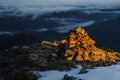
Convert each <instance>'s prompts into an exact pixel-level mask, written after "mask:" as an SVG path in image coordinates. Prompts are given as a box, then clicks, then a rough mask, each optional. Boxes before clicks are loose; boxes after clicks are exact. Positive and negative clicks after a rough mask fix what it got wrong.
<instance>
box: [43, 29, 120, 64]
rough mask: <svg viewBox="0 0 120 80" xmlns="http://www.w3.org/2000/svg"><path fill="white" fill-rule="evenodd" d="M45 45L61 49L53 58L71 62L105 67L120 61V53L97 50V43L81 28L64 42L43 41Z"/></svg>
mask: <svg viewBox="0 0 120 80" xmlns="http://www.w3.org/2000/svg"><path fill="white" fill-rule="evenodd" d="M43 43H45V44H49V45H53V46H56V47H58V48H59V49H58V51H57V52H53V53H52V56H53V57H55V56H59V55H61V56H63V57H65V58H66V59H67V60H69V61H77V62H84V63H85V62H86V63H87V62H93V63H94V64H95V63H96V65H97V64H99V65H100V64H101V65H105V64H107V63H108V64H111V63H115V62H117V61H120V53H118V52H110V51H107V50H103V49H100V48H97V47H96V46H95V41H94V40H93V39H91V38H90V37H89V36H88V34H87V32H86V31H85V30H84V29H83V28H81V27H76V28H75V29H73V30H71V31H70V32H69V33H68V36H67V37H66V38H65V39H63V40H60V41H55V42H53V43H51V42H47V41H43Z"/></svg>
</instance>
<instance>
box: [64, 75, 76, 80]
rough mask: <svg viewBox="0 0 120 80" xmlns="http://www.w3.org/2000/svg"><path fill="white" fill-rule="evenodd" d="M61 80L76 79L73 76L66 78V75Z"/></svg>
mask: <svg viewBox="0 0 120 80" xmlns="http://www.w3.org/2000/svg"><path fill="white" fill-rule="evenodd" d="M63 80H76V78H75V77H74V76H68V75H67V74H65V75H64V77H63Z"/></svg>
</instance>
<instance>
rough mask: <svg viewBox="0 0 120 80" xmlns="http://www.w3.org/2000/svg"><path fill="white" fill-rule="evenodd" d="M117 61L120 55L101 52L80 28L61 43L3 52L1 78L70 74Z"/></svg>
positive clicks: (0, 69) (0, 64) (42, 43)
mask: <svg viewBox="0 0 120 80" xmlns="http://www.w3.org/2000/svg"><path fill="white" fill-rule="evenodd" d="M117 61H120V53H118V52H113V51H106V50H102V49H100V48H97V47H96V46H95V41H94V40H92V39H91V38H90V37H89V36H88V34H87V32H86V31H85V30H84V29H83V28H80V27H76V28H75V29H74V30H71V31H70V32H69V33H68V35H67V36H66V38H65V39H63V40H60V41H54V42H49V41H42V42H41V43H37V44H32V45H30V46H16V47H13V48H11V49H6V50H5V51H4V52H0V77H3V76H5V75H6V74H11V72H14V71H18V70H19V71H31V70H41V71H43V70H53V69H57V70H70V69H71V68H72V67H75V66H76V64H81V65H83V66H85V65H89V67H90V66H108V65H111V64H113V63H116V62H117ZM87 67H88V66H87Z"/></svg>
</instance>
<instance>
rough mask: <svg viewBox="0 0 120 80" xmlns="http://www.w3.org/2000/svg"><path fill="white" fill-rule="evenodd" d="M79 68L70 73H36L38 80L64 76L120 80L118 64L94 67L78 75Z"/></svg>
mask: <svg viewBox="0 0 120 80" xmlns="http://www.w3.org/2000/svg"><path fill="white" fill-rule="evenodd" d="M81 68H82V67H81V66H80V65H79V66H77V68H74V69H72V70H70V71H57V70H51V71H44V72H41V71H38V74H40V75H41V76H42V77H41V78H39V79H38V80H62V79H63V77H64V75H65V74H68V75H69V76H74V77H76V78H77V80H79V79H83V80H120V63H118V64H117V65H112V66H108V67H95V69H89V70H88V73H86V74H78V72H79V71H80V69H81Z"/></svg>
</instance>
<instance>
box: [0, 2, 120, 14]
mask: <svg viewBox="0 0 120 80" xmlns="http://www.w3.org/2000/svg"><path fill="white" fill-rule="evenodd" d="M119 7H120V0H0V13H3V12H6V13H7V12H11V14H12V15H16V14H20V15H28V14H29V15H33V14H34V15H41V14H45V13H52V12H60V11H68V10H71V9H72V10H75V9H116V8H119ZM11 14H10V15H11Z"/></svg>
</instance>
